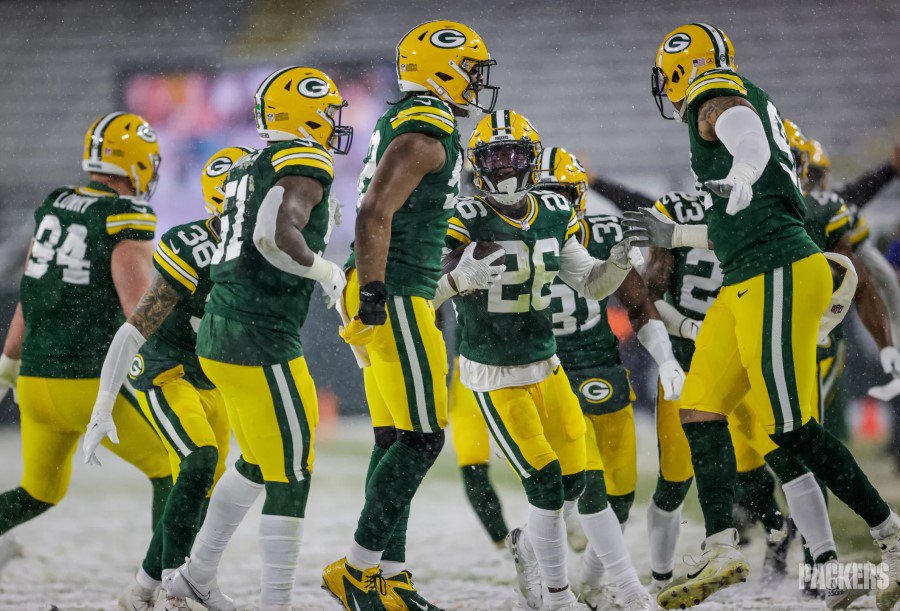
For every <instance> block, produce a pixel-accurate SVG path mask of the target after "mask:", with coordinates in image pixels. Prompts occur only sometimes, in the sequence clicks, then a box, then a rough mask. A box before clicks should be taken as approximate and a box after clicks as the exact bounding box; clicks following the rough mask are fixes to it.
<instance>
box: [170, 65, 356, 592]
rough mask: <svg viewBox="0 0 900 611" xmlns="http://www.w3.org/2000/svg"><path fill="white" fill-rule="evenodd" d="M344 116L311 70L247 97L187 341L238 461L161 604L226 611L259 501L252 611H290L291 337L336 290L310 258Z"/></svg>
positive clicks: (297, 458) (344, 145) (296, 496)
mask: <svg viewBox="0 0 900 611" xmlns="http://www.w3.org/2000/svg"><path fill="white" fill-rule="evenodd" d="M346 105H347V102H346V101H345V100H344V98H343V97H342V96H341V94H340V92H339V91H338V88H337V86H336V85H335V84H334V81H332V80H331V78H330V77H329V76H328V75H327V74H325V73H324V72H322V71H321V70H317V69H315V68H309V67H300V66H291V67H288V68H282V69H280V70H277V71H275V72H273V73H272V74H271V75H269V76H268V77H267V78H266V79H265V80H264V81H263V82H262V84H261V85H260V86H259V88H258V89H257V90H256V108H255V116H256V128H257V132H258V133H259V136H260V138H262V139H263V140H264V141H266V146H265V147H264V148H262V149H260V150H258V151H256V152H254V153H252V154H251V155H247V156H244V157H242V158H241V159H239V160H238V162H237V163H235V164H234V165H233V166H232V167H231V169H230V170H229V171H228V176H227V178H226V182H225V186H224V190H225V202H224V205H223V210H222V215H221V223H222V231H221V234H220V235H221V240H220V242H219V244H218V245H217V247H216V251H215V253H214V254H213V257H212V261H211V263H210V278H211V279H212V281H213V287H212V290H211V291H210V293H209V299H208V301H207V303H206V308H205V310H204V313H203V319H202V320H201V322H200V329H199V331H198V332H197V356H198V357H199V361H200V366H201V367H202V369H203V373H204V375H206V377H207V378H209V381H210V382H211V383H212V384H213V385H214V386H215V387H216V388H218V389H219V392H220V393H221V395H222V398H223V400H224V402H225V407H226V410H227V413H228V421H229V424H230V426H231V430H232V431H234V434H235V437H237V440H238V444H239V445H240V448H241V459H240V460H239V461H238V462H237V464H236V465H235V468H233V469H229V470H228V471H226V473H225V474H224V475H223V476H222V478H221V479H220V480H219V482H218V484H217V485H216V487H215V490H214V491H213V495H212V497H211V499H210V504H209V510H208V511H207V514H206V519H205V520H204V522H203V526H202V527H201V528H200V531H199V532H198V533H197V538H196V541H195V542H194V546H193V548H192V550H191V556H190V558H189V559H188V560H187V562H186V563H185V564H182V565H181V566H180V567H178V569H176V570H175V571H172V572H171V573H169V574H167V575H166V576H165V578H164V579H163V587H164V588H165V590H166V591H167V592H168V594H169V596H172V597H175V598H192V599H195V600H199V601H200V602H201V603H203V604H204V605H206V606H207V607H211V608H216V609H230V608H234V606H233V603H232V602H231V600H230V599H228V598H227V597H225V596H224V595H223V594H222V593H221V591H220V590H219V588H218V586H217V584H216V579H215V577H216V571H217V568H218V564H219V560H220V559H221V555H222V552H223V551H224V549H225V546H226V545H227V543H228V540H229V539H230V538H231V535H232V534H233V533H234V530H235V528H237V525H238V524H239V523H240V522H241V520H242V519H243V517H244V515H245V514H246V512H247V509H249V507H250V505H252V504H253V501H254V499H255V498H256V497H257V495H258V493H259V491H260V489H264V490H265V502H264V503H263V508H262V519H261V521H260V526H259V554H260V559H261V564H262V567H261V573H260V589H261V595H260V605H261V606H262V607H264V608H284V607H289V606H290V603H291V589H292V587H293V584H294V574H295V572H296V569H297V563H298V561H299V553H300V540H301V537H302V534H303V523H304V520H303V518H304V515H305V511H306V501H307V498H308V496H309V489H310V478H311V476H312V466H313V458H314V448H313V444H314V439H315V427H316V424H317V422H318V417H319V414H318V403H317V399H316V389H315V384H314V382H313V380H312V378H311V377H310V374H309V370H308V369H307V365H306V359H305V358H304V353H303V346H302V344H301V341H300V330H301V328H302V327H303V323H304V321H305V320H306V316H307V313H308V311H309V300H310V296H311V295H312V291H313V289H314V287H315V284H316V283H317V282H318V283H319V284H320V285H321V287H322V290H323V292H324V294H325V297H326V300H327V301H328V302H329V304H330V305H333V304H334V303H336V302H337V299H338V297H339V295H340V292H341V290H342V289H343V287H344V274H343V271H342V270H341V268H340V267H339V266H338V265H336V264H334V263H332V262H331V261H328V260H327V259H325V258H323V257H322V251H323V250H324V249H325V246H326V244H327V242H328V237H329V235H330V232H331V228H332V225H333V223H334V219H335V214H336V209H337V207H336V206H335V205H331V203H330V202H329V192H330V189H331V182H332V180H333V178H334V169H333V165H332V153H334V154H346V153H347V152H348V150H349V147H350V142H351V139H352V134H353V130H352V128H350V127H348V126H346V125H343V124H342V123H341V113H342V110H343V108H344V107H345V106H346ZM257 469H258V470H259V472H261V473H262V481H263V482H264V483H263V484H262V485H260V483H259V479H258V478H257V477H256V473H257Z"/></svg>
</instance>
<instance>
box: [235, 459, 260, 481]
mask: <svg viewBox="0 0 900 611" xmlns="http://www.w3.org/2000/svg"><path fill="white" fill-rule="evenodd" d="M234 468H235V470H236V471H237V472H238V473H240V474H241V475H242V476H243V477H245V478H246V479H248V480H250V481H251V482H253V483H254V484H259V485H262V484H264V483H266V482H265V479H264V478H263V474H262V469H260V468H259V465H256V464H253V463H252V462H247V461H246V460H244V457H243V456H240V457H239V458H238V459H237V461H235V463H234Z"/></svg>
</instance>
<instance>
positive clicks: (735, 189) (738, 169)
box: [703, 163, 756, 216]
mask: <svg viewBox="0 0 900 611" xmlns="http://www.w3.org/2000/svg"><path fill="white" fill-rule="evenodd" d="M755 177H756V171H755V170H754V169H753V168H752V167H750V165H749V164H746V163H736V164H734V165H733V166H731V171H730V172H728V176H726V177H725V178H723V179H721V180H707V181H706V182H705V183H703V184H704V185H705V186H706V188H707V189H709V190H710V191H712V192H713V193H715V194H716V195H718V196H719V197H727V198H728V205H727V206H726V207H725V212H727V213H728V214H730V215H731V216H734V215H735V214H737V213H738V212H740V211H741V210H744V209H745V208H747V207H748V206H750V202H751V201H752V200H753V186H752V185H753V182H754V178H755Z"/></svg>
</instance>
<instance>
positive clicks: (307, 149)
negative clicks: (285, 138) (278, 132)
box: [272, 146, 334, 164]
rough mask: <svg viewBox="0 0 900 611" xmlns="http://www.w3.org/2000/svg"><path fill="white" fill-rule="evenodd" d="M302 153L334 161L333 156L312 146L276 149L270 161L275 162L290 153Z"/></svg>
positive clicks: (288, 155)
mask: <svg viewBox="0 0 900 611" xmlns="http://www.w3.org/2000/svg"><path fill="white" fill-rule="evenodd" d="M298 154H303V155H306V156H309V157H318V158H320V159H321V160H322V161H327V162H328V163H331V162H333V161H334V158H333V157H332V156H331V155H330V154H329V153H328V152H326V151H324V150H322V149H318V148H315V147H312V146H294V147H291V148H289V149H284V150H281V151H278V152H277V153H275V154H273V155H272V163H273V164H274V163H276V162H278V161H280V160H281V159H285V158H286V157H290V156H292V155H298Z"/></svg>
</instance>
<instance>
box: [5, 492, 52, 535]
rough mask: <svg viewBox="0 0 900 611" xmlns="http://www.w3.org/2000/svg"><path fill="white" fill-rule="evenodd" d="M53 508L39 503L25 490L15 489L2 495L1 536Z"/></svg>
mask: <svg viewBox="0 0 900 611" xmlns="http://www.w3.org/2000/svg"><path fill="white" fill-rule="evenodd" d="M51 507H53V505H52V504H51V503H45V502H43V501H39V500H37V499H36V498H34V497H33V496H31V495H30V494H28V493H27V492H25V489H24V488H21V487H20V488H13V489H12V490H7V491H6V492H4V493H3V494H0V535H2V534H3V533H5V532H6V531H8V530H9V529H11V528H13V527H14V526H18V525H19V524H22V523H23V522H27V521H28V520H30V519H32V518H34V517H35V516H39V515H41V514H42V513H44V512H45V511H47V510H48V509H50V508H51Z"/></svg>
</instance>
